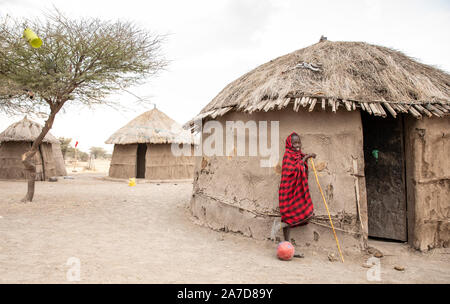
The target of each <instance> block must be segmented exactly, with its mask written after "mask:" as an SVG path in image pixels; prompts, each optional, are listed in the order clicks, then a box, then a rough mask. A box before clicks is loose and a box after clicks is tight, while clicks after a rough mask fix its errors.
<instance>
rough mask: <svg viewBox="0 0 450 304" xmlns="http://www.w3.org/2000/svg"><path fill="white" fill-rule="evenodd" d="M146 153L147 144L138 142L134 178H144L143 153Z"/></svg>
mask: <svg viewBox="0 0 450 304" xmlns="http://www.w3.org/2000/svg"><path fill="white" fill-rule="evenodd" d="M146 154H147V145H146V144H138V148H137V159H136V178H145V155H146Z"/></svg>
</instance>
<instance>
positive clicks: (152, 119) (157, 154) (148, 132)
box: [105, 108, 194, 180]
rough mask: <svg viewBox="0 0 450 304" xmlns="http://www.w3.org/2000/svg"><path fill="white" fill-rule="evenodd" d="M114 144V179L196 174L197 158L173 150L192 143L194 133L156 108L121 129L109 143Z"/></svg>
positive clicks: (111, 168)
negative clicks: (174, 152) (195, 163)
mask: <svg viewBox="0 0 450 304" xmlns="http://www.w3.org/2000/svg"><path fill="white" fill-rule="evenodd" d="M105 143H107V144H114V151H113V155H112V159H111V165H110V168H109V176H110V177H113V178H132V177H136V178H145V179H148V180H183V179H192V178H193V175H194V157H193V156H191V155H177V156H175V155H174V154H173V153H172V148H171V145H172V144H179V145H190V149H189V150H190V151H189V152H190V153H189V154H192V153H191V151H193V149H194V136H192V135H191V133H190V132H188V131H186V130H184V129H183V128H182V127H181V125H179V124H178V123H177V122H175V121H174V120H173V119H171V118H170V117H169V116H167V115H166V114H164V113H163V112H161V111H159V110H158V109H156V108H154V109H152V110H150V111H148V112H145V113H143V114H141V115H140V116H138V117H136V118H135V119H133V120H132V121H130V122H129V123H128V124H126V125H125V126H124V127H122V128H120V129H119V130H118V131H117V132H115V133H114V134H113V135H111V137H110V138H109V139H108V140H107V141H106V142H105Z"/></svg>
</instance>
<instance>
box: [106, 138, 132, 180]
mask: <svg viewBox="0 0 450 304" xmlns="http://www.w3.org/2000/svg"><path fill="white" fill-rule="evenodd" d="M137 146H138V145H137V144H133V145H114V151H113V155H112V158H111V164H110V167H109V176H110V177H115V178H132V177H136V151H137Z"/></svg>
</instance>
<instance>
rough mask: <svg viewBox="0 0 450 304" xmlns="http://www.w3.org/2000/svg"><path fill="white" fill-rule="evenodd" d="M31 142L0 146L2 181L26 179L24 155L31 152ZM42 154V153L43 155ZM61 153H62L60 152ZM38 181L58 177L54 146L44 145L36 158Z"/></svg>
mask: <svg viewBox="0 0 450 304" xmlns="http://www.w3.org/2000/svg"><path fill="white" fill-rule="evenodd" d="M30 148H31V142H23V141H19V142H4V143H2V145H1V146H0V179H26V171H25V167H24V165H23V163H22V155H23V154H24V153H25V152H27V151H29V150H30ZM41 152H42V153H41ZM60 153H61V152H60ZM34 164H35V166H36V180H37V181H42V180H46V179H48V178H49V177H52V176H57V175H58V174H57V172H56V168H55V159H54V155H53V149H52V145H51V144H48V143H43V144H42V145H40V146H39V150H38V151H37V152H36V154H35V156H34Z"/></svg>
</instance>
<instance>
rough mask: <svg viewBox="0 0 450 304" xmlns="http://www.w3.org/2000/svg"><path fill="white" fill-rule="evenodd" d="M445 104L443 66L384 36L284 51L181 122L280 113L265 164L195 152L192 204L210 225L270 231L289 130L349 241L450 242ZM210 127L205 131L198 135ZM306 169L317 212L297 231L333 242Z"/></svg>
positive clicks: (267, 117)
mask: <svg viewBox="0 0 450 304" xmlns="http://www.w3.org/2000/svg"><path fill="white" fill-rule="evenodd" d="M449 110H450V75H449V74H448V73H446V72H444V71H441V70H439V69H437V68H434V67H431V66H428V65H425V64H422V63H419V62H417V61H415V60H413V59H411V58H409V57H408V56H406V55H404V54H402V53H401V52H398V51H395V50H392V49H389V48H386V47H381V46H376V45H370V44H367V43H363V42H332V41H322V42H319V43H316V44H314V45H312V46H309V47H307V48H304V49H300V50H297V51H295V52H292V53H290V54H287V55H285V56H281V57H279V58H276V59H274V60H271V61H270V62H267V63H265V64H263V65H261V66H259V67H257V68H255V69H254V70H252V71H250V72H248V73H246V74H245V75H243V76H242V77H240V78H238V79H237V80H235V81H233V82H232V83H230V84H229V85H227V86H226V87H225V88H224V89H223V90H222V91H221V92H220V93H219V94H218V95H217V96H216V97H215V98H214V99H213V100H212V101H211V102H210V103H209V104H208V105H206V106H205V107H204V108H203V109H202V110H201V112H200V113H199V114H198V115H197V116H196V117H194V118H193V119H192V120H191V121H190V122H188V123H187V124H186V125H185V127H186V128H194V129H196V130H200V125H199V124H197V123H195V124H194V122H200V121H201V122H202V123H203V125H204V124H205V123H207V122H209V121H210V120H214V119H215V120H216V121H217V122H219V123H221V124H222V125H224V126H225V122H230V121H231V122H237V121H242V122H244V123H245V127H249V126H251V124H250V122H255V121H256V122H267V123H268V124H269V125H270V123H272V122H278V125H276V124H274V125H273V127H272V128H273V129H274V130H275V129H276V131H277V132H278V133H277V134H278V136H277V137H276V138H271V140H270V142H271V145H275V146H276V147H275V150H277V151H278V154H277V155H278V161H277V162H273V164H272V165H273V167H272V168H271V169H270V168H263V167H261V165H260V164H261V162H260V161H261V160H263V159H265V157H264V156H262V155H261V154H258V156H250V155H245V156H236V154H234V155H227V154H226V153H224V154H223V155H226V156H203V157H202V158H201V159H199V160H198V161H197V162H196V169H195V176H194V193H193V198H192V200H191V211H192V213H193V215H194V216H196V217H198V218H199V220H200V221H202V222H204V223H205V225H208V226H210V227H212V228H215V229H222V230H223V229H225V230H231V231H236V232H240V233H243V234H245V235H249V236H253V237H255V238H260V239H266V238H269V237H271V234H273V231H275V232H276V230H273V229H272V228H274V227H276V225H275V222H274V219H277V216H279V209H278V186H279V182H280V173H281V170H280V168H281V160H282V156H283V153H284V140H285V139H286V137H287V136H288V135H289V134H290V133H291V132H293V131H296V132H297V133H298V134H300V137H301V140H302V143H303V148H302V149H303V150H304V151H305V152H314V153H316V154H317V159H316V161H315V162H316V166H317V169H318V174H319V179H320V181H321V183H322V188H324V189H325V196H326V198H327V200H328V203H329V206H330V211H331V213H332V216H333V218H334V222H335V225H336V226H337V228H338V235H339V238H340V239H342V242H343V243H344V247H349V246H353V245H355V246H357V245H360V244H362V245H364V246H365V245H366V244H367V237H368V236H373V237H379V238H386V239H394V240H400V241H408V242H409V243H410V244H411V245H412V246H414V247H415V248H419V249H421V250H426V249H428V248H433V247H440V246H448V245H449V243H450V226H449V225H450V224H449V222H450V221H449V219H450V218H449V214H448V212H446V211H445V210H448V209H449V208H450V205H449V204H450V200H449V197H450V164H449V162H448V151H450V140H449V139H450V133H449V132H450V131H449V130H450V118H449V117H448V113H449ZM272 128H269V132H270V130H271V129H272ZM256 134H258V135H256ZM259 134H261V133H252V132H250V131H249V132H248V134H246V135H245V141H246V142H245V144H246V145H247V146H248V145H250V143H251V141H252V140H253V139H255V138H258V139H259V140H261V138H260V136H259ZM269 134H270V133H269ZM210 136H212V135H209V134H208V133H204V132H203V134H202V141H203V143H205V140H208V139H209V137H210ZM268 137H270V136H268ZM223 138H225V137H223ZM208 142H211V141H208ZM227 144H228V142H227ZM224 146H225V144H224ZM269 146H270V145H269ZM259 147H261V146H259ZM259 149H260V148H259ZM228 151H230V150H228ZM246 152H248V151H247V150H246ZM259 152H260V151H259ZM311 174H312V171H311V173H310V183H309V184H310V187H311V195H312V198H313V203H314V208H315V217H314V219H313V220H312V224H311V225H307V226H305V227H302V228H299V229H296V230H297V231H295V233H294V239H295V240H296V241H297V244H302V243H304V242H308V243H310V244H322V245H324V246H327V245H329V246H334V241H333V238H332V233H330V230H329V228H328V227H327V225H328V224H327V215H326V210H325V208H324V207H323V203H322V202H321V200H322V198H321V195H320V193H319V191H318V188H317V185H316V183H315V181H314V178H313V177H312V176H311ZM318 235H321V238H320V241H318V237H317V236H318ZM349 236H350V237H349ZM354 236H356V237H358V236H359V239H360V241H361V243H360V244H356V243H355V240H357V239H358V238H355V237H354Z"/></svg>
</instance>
